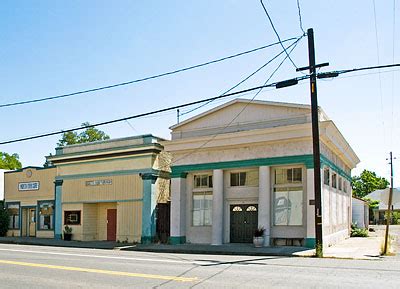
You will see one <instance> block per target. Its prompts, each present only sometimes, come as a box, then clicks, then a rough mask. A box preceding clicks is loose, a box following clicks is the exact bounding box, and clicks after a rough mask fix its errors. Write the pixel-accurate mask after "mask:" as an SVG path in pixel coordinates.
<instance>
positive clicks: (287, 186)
mask: <svg viewBox="0 0 400 289" xmlns="http://www.w3.org/2000/svg"><path fill="white" fill-rule="evenodd" d="M277 169H301V182H293V176H294V174H293V173H292V180H291V181H292V182H288V183H285V184H282V183H281V184H276V171H277ZM292 172H293V170H292ZM304 175H305V174H304V167H303V166H302V165H298V166H286V167H276V168H274V169H273V175H272V182H273V184H272V202H273V203H272V204H273V206H272V224H273V226H275V227H282V228H286V227H304V225H305V220H304V217H305V215H306V214H305V212H304V205H305V203H304V200H305V192H306V189H305V187H304V186H305V180H304ZM290 188H293V189H295V188H299V189H301V224H296V225H290V224H286V225H284V224H276V205H275V200H276V191H275V189H287V192H288V193H289V192H290V190H289V189H290Z"/></svg>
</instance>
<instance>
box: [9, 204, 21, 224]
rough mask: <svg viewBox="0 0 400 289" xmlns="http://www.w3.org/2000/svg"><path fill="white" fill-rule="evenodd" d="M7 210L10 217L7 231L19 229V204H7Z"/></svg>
mask: <svg viewBox="0 0 400 289" xmlns="http://www.w3.org/2000/svg"><path fill="white" fill-rule="evenodd" d="M7 210H8V214H9V216H10V223H9V226H8V227H9V229H11V230H13V229H19V203H8V204H7Z"/></svg>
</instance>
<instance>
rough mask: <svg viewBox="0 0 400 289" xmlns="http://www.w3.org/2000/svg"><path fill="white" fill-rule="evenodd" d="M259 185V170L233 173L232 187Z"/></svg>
mask: <svg viewBox="0 0 400 289" xmlns="http://www.w3.org/2000/svg"><path fill="white" fill-rule="evenodd" d="M257 185H258V171H257V170H252V171H247V172H233V173H231V187H243V186H257Z"/></svg>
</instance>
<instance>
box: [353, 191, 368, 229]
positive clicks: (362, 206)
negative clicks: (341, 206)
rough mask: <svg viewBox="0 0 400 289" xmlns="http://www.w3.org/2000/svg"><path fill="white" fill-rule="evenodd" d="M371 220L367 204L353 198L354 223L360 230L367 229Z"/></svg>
mask: <svg viewBox="0 0 400 289" xmlns="http://www.w3.org/2000/svg"><path fill="white" fill-rule="evenodd" d="M368 220H369V209H368V205H367V204H366V202H364V201H362V200H359V199H357V198H352V223H354V224H357V227H359V228H367V227H368Z"/></svg>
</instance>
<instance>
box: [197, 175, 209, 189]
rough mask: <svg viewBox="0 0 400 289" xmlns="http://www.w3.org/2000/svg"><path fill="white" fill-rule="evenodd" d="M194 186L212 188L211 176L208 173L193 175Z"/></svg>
mask: <svg viewBox="0 0 400 289" xmlns="http://www.w3.org/2000/svg"><path fill="white" fill-rule="evenodd" d="M193 186H194V188H196V189H198V188H212V187H213V183H212V176H211V175H208V174H204V175H195V176H194V185H193Z"/></svg>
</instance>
